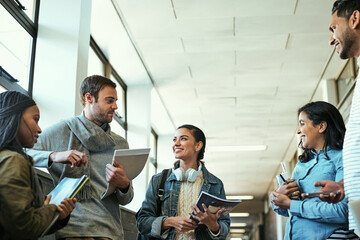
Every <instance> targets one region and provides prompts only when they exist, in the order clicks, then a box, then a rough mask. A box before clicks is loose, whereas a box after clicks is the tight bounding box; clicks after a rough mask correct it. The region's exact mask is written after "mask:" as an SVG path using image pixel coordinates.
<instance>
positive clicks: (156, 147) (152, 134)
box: [150, 128, 159, 172]
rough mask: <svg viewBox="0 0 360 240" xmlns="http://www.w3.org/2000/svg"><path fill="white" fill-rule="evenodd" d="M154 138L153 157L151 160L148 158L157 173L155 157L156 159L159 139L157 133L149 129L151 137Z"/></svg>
mask: <svg viewBox="0 0 360 240" xmlns="http://www.w3.org/2000/svg"><path fill="white" fill-rule="evenodd" d="M152 136H154V146H155V147H154V148H155V149H154V155H155V157H154V158H152V157H150V163H151V164H153V165H154V167H155V170H156V172H157V168H158V163H157V157H158V151H157V150H158V139H159V136H158V135H157V133H156V132H155V130H154V129H153V128H151V137H152Z"/></svg>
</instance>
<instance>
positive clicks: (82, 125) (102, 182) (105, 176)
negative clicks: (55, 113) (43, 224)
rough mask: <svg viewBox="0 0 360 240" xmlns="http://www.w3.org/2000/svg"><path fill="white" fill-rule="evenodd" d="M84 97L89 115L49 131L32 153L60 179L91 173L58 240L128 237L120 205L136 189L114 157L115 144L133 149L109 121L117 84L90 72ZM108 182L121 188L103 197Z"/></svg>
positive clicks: (129, 198) (114, 108) (83, 87)
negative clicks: (113, 128)
mask: <svg viewBox="0 0 360 240" xmlns="http://www.w3.org/2000/svg"><path fill="white" fill-rule="evenodd" d="M80 96H81V100H82V105H83V107H84V109H83V114H81V115H79V116H76V117H73V118H70V119H68V120H65V121H61V122H59V123H57V124H55V125H53V126H51V127H49V128H48V129H46V130H44V131H43V133H42V134H41V135H40V138H39V140H38V143H37V144H36V145H35V146H34V148H33V150H29V151H28V153H29V154H30V155H31V156H33V158H34V160H35V162H36V164H35V165H36V166H38V167H47V168H48V170H49V172H50V174H51V176H52V178H53V181H54V184H57V183H58V182H59V181H61V180H62V179H63V178H64V177H75V178H77V177H81V176H82V175H84V174H86V175H87V176H88V177H89V180H90V181H89V182H88V183H87V185H86V186H84V188H83V189H81V191H80V192H79V193H78V195H77V199H78V204H77V205H76V208H75V209H74V211H73V213H72V215H71V219H70V221H69V223H68V225H67V226H66V227H65V228H63V229H62V230H61V231H58V232H57V234H56V238H57V239H67V240H69V239H70V240H71V239H73V238H76V239H77V238H89V239H120V240H122V239H124V233H123V228H122V224H121V216H120V209H119V204H121V205H125V204H128V203H129V202H130V201H131V200H132V198H133V195H134V191H133V187H132V184H131V181H130V180H129V179H128V177H127V176H126V173H125V171H124V169H123V168H122V166H121V165H119V164H118V163H117V162H116V161H112V157H113V153H114V150H115V149H124V148H129V146H128V143H127V141H126V140H125V139H124V138H122V137H121V136H119V135H117V134H115V133H114V132H112V131H111V129H110V125H109V123H110V122H111V121H112V119H113V115H114V112H115V110H116V109H117V105H116V100H117V92H116V85H115V83H114V82H112V81H111V80H110V79H107V78H105V77H102V76H98V75H94V76H90V77H87V78H85V80H84V81H83V83H82V85H81V88H80ZM110 163H111V164H110ZM107 183H110V184H112V185H114V186H116V187H117V189H116V191H115V192H114V193H113V194H111V195H110V196H108V197H106V198H104V199H100V195H101V193H102V192H104V191H105V189H106V186H107Z"/></svg>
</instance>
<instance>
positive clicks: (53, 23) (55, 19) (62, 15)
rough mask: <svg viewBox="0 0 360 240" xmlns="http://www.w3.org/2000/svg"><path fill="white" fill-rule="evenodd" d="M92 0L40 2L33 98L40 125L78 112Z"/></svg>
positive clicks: (86, 59)
mask: <svg viewBox="0 0 360 240" xmlns="http://www.w3.org/2000/svg"><path fill="white" fill-rule="evenodd" d="M90 18H91V1H88V0H62V1H57V0H46V1H41V4H40V12H39V30H38V38H37V47H36V58H35V75H34V91H33V92H34V99H35V101H37V103H38V105H39V108H40V113H41V115H42V116H46V117H43V118H41V123H40V125H41V127H42V128H46V127H47V126H49V125H52V124H54V123H56V122H58V121H59V120H61V119H64V118H68V117H71V116H74V115H77V114H80V113H81V110H82V106H81V103H80V97H79V87H80V84H81V82H82V80H83V79H84V78H85V77H86V75H87V65H88V51H89V42H90Z"/></svg>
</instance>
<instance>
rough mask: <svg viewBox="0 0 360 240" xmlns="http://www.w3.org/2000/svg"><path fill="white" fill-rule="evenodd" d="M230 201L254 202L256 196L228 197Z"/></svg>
mask: <svg viewBox="0 0 360 240" xmlns="http://www.w3.org/2000/svg"><path fill="white" fill-rule="evenodd" d="M226 199H228V200H253V199H254V196H251V195H248V196H247V195H243V196H226Z"/></svg>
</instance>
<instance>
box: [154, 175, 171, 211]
mask: <svg viewBox="0 0 360 240" xmlns="http://www.w3.org/2000/svg"><path fill="white" fill-rule="evenodd" d="M170 171H171V168H168V169H164V170H162V172H161V178H160V182H159V187H158V194H157V197H158V198H157V201H156V202H157V209H158V211H157V213H158V214H157V215H158V216H160V214H161V201H160V199H161V197H162V196H164V193H165V182H166V179H167V178H168V176H169V173H170Z"/></svg>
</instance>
